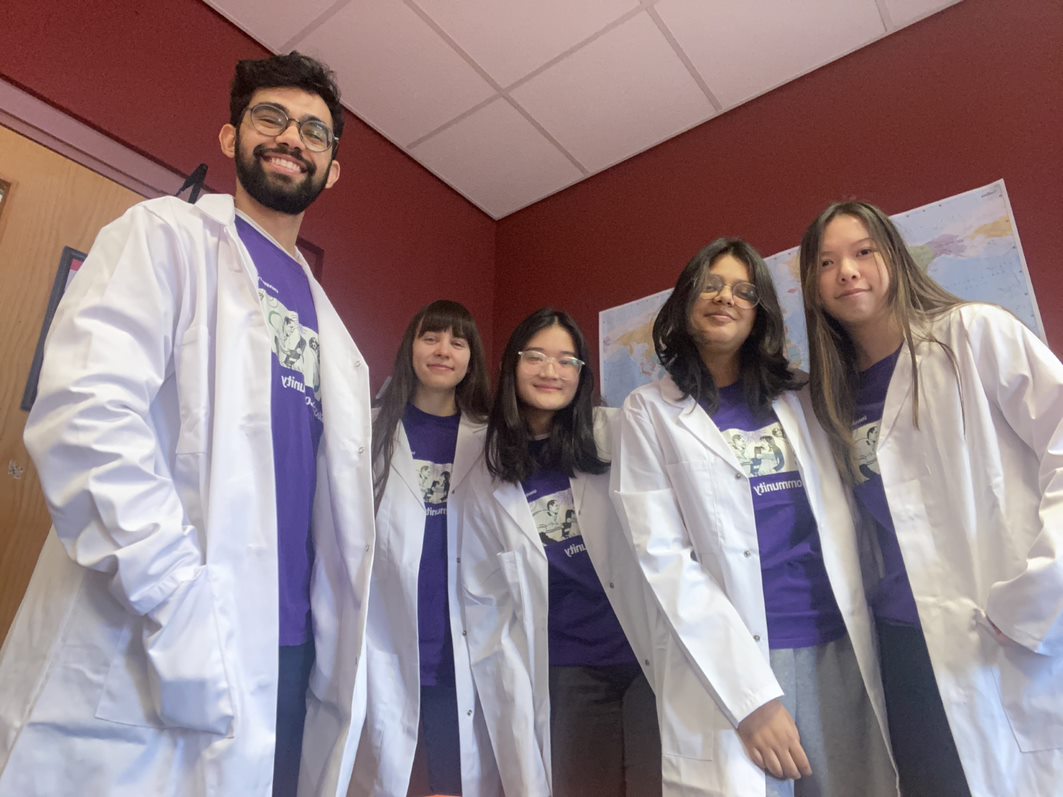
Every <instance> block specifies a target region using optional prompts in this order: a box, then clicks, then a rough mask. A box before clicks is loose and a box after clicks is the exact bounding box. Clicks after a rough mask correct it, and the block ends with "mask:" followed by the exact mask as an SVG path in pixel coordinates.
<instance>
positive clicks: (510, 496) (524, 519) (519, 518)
mask: <svg viewBox="0 0 1063 797" xmlns="http://www.w3.org/2000/svg"><path fill="white" fill-rule="evenodd" d="M569 485H570V486H571V488H572V500H573V502H574V503H575V505H576V518H577V519H578V518H579V516H580V513H581V512H582V511H583V496H584V493H585V492H586V488H587V479H586V477H584V476H583V475H582V474H580V473H577V474H576V475H575V476H573V477H572V478H570V479H569ZM494 498H495V500H496V501H497V502H498V503H499V505H500V506H501V507H502V510H503V511H504V512H505V513H506V515H507V516H508V517H509V519H510V520H512V521H513V523H514V524H516V526H517V528H519V529H520V530H521V531H522V532H523V533H524V534H525V535H526V536H527V537H528V539H529V540H531V542H532V543H534V544H533V545H532V549H533V550H536V551H539V553H540V554H541V555H542V556H543V557H545V556H546V549H545V548H544V547H543V543H542V540H540V539H539V529H538V527H536V525H535V518H533V517H532V513H531V506H529V505H528V499H527V498H526V497H525V495H524V488H523V487H522V486H521V484H520V482H500V483H498V485H497V486H496V487H495V492H494ZM581 525H582V524H581Z"/></svg>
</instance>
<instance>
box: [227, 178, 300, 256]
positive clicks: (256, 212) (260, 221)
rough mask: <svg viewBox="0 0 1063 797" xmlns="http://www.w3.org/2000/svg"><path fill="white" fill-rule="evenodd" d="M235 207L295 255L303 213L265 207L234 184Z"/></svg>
mask: <svg viewBox="0 0 1063 797" xmlns="http://www.w3.org/2000/svg"><path fill="white" fill-rule="evenodd" d="M235 202H236V209H237V210H239V211H240V212H241V213H243V214H244V215H245V216H247V217H248V218H249V219H251V221H253V222H254V223H255V224H257V225H258V226H259V227H261V228H262V229H263V230H265V231H266V232H267V233H268V234H269V235H270V237H271V238H273V240H274V241H276V242H277V243H278V244H280V245H281V247H282V248H283V249H284V251H285V252H287V253H288V254H290V255H291V256H292V257H296V256H297V249H296V246H295V242H296V241H297V240H298V239H299V227H300V226H301V225H302V223H303V214H302V213H299V214H297V215H295V216H293V215H292V214H290V213H281V212H280V211H279V210H272V209H271V208H267V207H266V206H265V205H263V204H262V203H261V202H259V201H258V200H256V199H254V198H252V197H251V195H250V194H248V193H247V192H246V191H245V190H244V187H243V186H242V185H240V184H239V183H237V184H236V197H235Z"/></svg>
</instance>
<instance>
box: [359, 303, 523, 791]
mask: <svg viewBox="0 0 1063 797" xmlns="http://www.w3.org/2000/svg"><path fill="white" fill-rule="evenodd" d="M489 401H490V393H489V386H488V377H487V367H486V363H485V361H484V351H483V344H482V343H481V341H480V333H479V331H478V330H477V328H476V322H475V320H474V319H473V317H472V316H471V315H470V314H469V311H468V310H466V309H465V307H463V306H462V305H460V304H458V303H457V302H451V301H446V300H440V301H436V302H432V303H431V304H429V305H428V306H427V307H425V308H424V309H423V310H421V311H420V312H419V313H417V314H416V315H415V316H414V317H413V319H412V320H411V321H410V324H409V326H408V327H407V328H406V333H405V334H404V335H403V338H402V343H401V344H400V345H399V350H398V353H397V354H396V356H395V366H394V369H393V371H392V377H391V381H390V382H389V383H388V386H387V388H386V390H385V391H384V395H383V398H382V401H381V405H380V408H379V411H378V413H377V415H376V418H375V419H374V422H373V462H374V488H375V494H376V502H377V512H376V522H377V536H376V552H375V556H374V560H373V573H372V583H371V591H370V597H369V616H368V631H367V637H366V659H367V673H368V675H367V678H368V707H367V715H366V723H365V731H364V733H363V736H362V742H361V745H360V747H359V750H358V755H357V757H356V760H355V767H354V776H353V781H352V786H351V791H350V793H351V795H358V796H359V797H361V796H362V795H374V796H378V797H394V795H403V794H405V795H411V797H413V796H415V795H416V796H417V797H419V796H420V795H427V794H448V795H455V794H461V795H464V796H465V797H500V795H501V793H502V792H501V784H500V783H499V780H498V773H497V769H496V767H495V765H494V759H493V756H492V754H491V746H490V742H489V740H488V737H487V731H486V726H485V725H484V721H483V715H482V713H481V711H480V708H479V704H478V701H477V698H476V692H475V689H474V687H473V683H472V672H471V669H470V667H469V654H468V648H467V646H466V644H465V636H464V633H463V629H464V625H463V623H462V622H461V612H460V602H459V599H458V595H457V584H458V577H457V568H458V553H457V552H458V549H459V545H460V536H461V530H460V527H459V525H458V520H459V518H460V514H461V513H460V509H461V501H462V500H464V499H465V498H466V497H467V495H468V490H467V488H466V483H467V476H468V473H469V470H470V469H471V468H472V466H473V464H474V463H475V462H476V461H477V460H478V459H479V458H480V456H481V453H482V450H483V440H484V432H485V429H486V427H485V426H484V422H485V421H486V416H487V410H488V405H489Z"/></svg>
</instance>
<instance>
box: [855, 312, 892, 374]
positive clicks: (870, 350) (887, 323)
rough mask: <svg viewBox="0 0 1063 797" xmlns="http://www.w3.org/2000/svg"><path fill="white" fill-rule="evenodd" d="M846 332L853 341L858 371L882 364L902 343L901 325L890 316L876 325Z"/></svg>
mask: <svg viewBox="0 0 1063 797" xmlns="http://www.w3.org/2000/svg"><path fill="white" fill-rule="evenodd" d="M847 331H848V333H849V338H850V339H851V340H852V341H853V351H854V352H855V353H856V368H857V370H858V371H866V370H867V369H868V368H870V367H871V366H872V365H874V364H875V363H879V362H882V361H883V360H885V359H886V358H887V357H889V356H890V355H891V354H893V352H895V351H897V349H899V348H900V347H901V343H903V342H904V333H903V332H901V325H900V324H899V323H897V320H896V319H895V318H893V317H892V316H891V317H889V318H887V319H883V320H882V321H880V322H878V323H875V324H868V325H866V326H861V327H854V328H851V329H849V330H847Z"/></svg>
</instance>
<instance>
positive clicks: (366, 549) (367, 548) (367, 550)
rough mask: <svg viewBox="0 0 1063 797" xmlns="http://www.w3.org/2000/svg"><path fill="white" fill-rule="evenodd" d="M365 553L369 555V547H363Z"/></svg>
mask: <svg viewBox="0 0 1063 797" xmlns="http://www.w3.org/2000/svg"><path fill="white" fill-rule="evenodd" d="M365 551H366V553H369V546H368V545H367V546H365Z"/></svg>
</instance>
